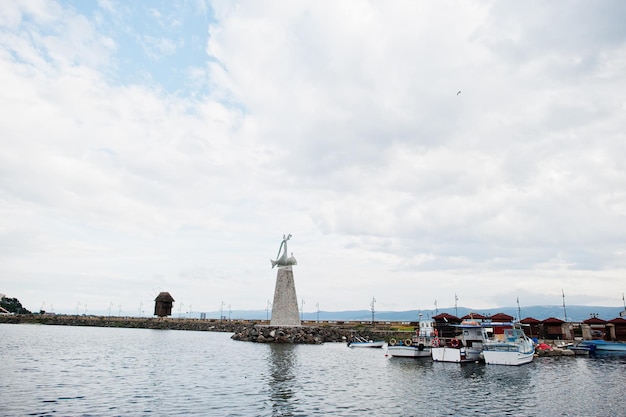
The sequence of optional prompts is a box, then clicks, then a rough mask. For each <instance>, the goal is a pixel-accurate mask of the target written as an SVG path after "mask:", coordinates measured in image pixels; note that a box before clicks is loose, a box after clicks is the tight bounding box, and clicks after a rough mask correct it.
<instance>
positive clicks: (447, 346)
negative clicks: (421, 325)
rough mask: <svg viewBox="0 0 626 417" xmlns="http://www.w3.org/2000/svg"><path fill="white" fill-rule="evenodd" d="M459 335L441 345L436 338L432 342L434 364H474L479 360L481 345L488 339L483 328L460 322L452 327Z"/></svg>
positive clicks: (473, 322) (475, 323) (478, 325)
mask: <svg viewBox="0 0 626 417" xmlns="http://www.w3.org/2000/svg"><path fill="white" fill-rule="evenodd" d="M454 327H457V328H458V329H459V330H460V334H459V335H458V336H457V337H455V338H453V339H450V340H449V341H448V342H446V343H443V342H442V341H440V340H439V338H438V337H435V338H434V339H433V341H432V348H431V350H430V352H431V355H432V358H433V360H434V361H436V362H457V363H462V362H475V361H479V360H480V359H481V356H480V354H481V353H482V351H483V345H484V343H485V341H487V340H488V339H489V338H488V336H487V332H486V330H485V328H484V327H483V326H482V325H481V324H480V323H478V322H475V321H471V322H462V323H461V324H457V325H454Z"/></svg>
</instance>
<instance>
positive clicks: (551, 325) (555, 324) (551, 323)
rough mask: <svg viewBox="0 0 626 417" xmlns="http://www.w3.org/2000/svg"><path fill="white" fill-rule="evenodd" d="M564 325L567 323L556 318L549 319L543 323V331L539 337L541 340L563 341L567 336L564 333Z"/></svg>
mask: <svg viewBox="0 0 626 417" xmlns="http://www.w3.org/2000/svg"><path fill="white" fill-rule="evenodd" d="M563 324H565V322H564V321H563V320H561V319H557V318H554V317H550V318H547V319H545V320H543V321H542V322H541V331H540V332H539V337H540V338H541V339H550V340H563V339H565V334H564V332H563Z"/></svg>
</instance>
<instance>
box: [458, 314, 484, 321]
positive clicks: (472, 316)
mask: <svg viewBox="0 0 626 417" xmlns="http://www.w3.org/2000/svg"><path fill="white" fill-rule="evenodd" d="M461 320H476V321H485V320H487V317H485V316H483V315H482V314H480V313H469V314H466V315H464V316H463V317H461Z"/></svg>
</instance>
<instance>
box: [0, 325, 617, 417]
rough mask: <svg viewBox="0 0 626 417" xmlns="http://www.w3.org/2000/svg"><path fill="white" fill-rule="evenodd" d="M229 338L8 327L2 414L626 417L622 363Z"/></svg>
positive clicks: (1, 361) (3, 336)
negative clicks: (400, 352)
mask: <svg viewBox="0 0 626 417" xmlns="http://www.w3.org/2000/svg"><path fill="white" fill-rule="evenodd" d="M230 336H231V334H229V333H213V332H194V331H176V330H148V329H120V328H94V327H70V326H45V325H29V324H0V340H1V345H0V415H2V416H150V415H152V416H329V415H336V416H626V389H625V387H626V356H598V357H550V358H535V360H534V361H533V362H532V363H530V364H527V365H523V366H519V367H508V366H497V365H485V364H481V363H470V364H463V365H460V364H455V363H441V362H436V363H435V362H432V361H431V360H429V359H412V358H390V357H387V356H386V355H385V350H384V349H367V348H361V349H358V348H349V347H347V346H346V344H344V343H327V344H323V345H279V344H255V343H249V342H237V341H233V340H231V339H230Z"/></svg>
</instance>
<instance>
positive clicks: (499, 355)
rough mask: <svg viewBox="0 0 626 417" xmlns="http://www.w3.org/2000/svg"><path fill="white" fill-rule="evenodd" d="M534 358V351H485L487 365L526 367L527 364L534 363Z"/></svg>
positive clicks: (484, 356)
mask: <svg viewBox="0 0 626 417" xmlns="http://www.w3.org/2000/svg"><path fill="white" fill-rule="evenodd" d="M534 357H535V351H534V350H532V351H530V352H516V351H512V352H506V351H499V350H483V358H484V359H485V363H486V364H487V365H511V366H517V365H524V364H525V363H530V362H532V361H533V358H534Z"/></svg>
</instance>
